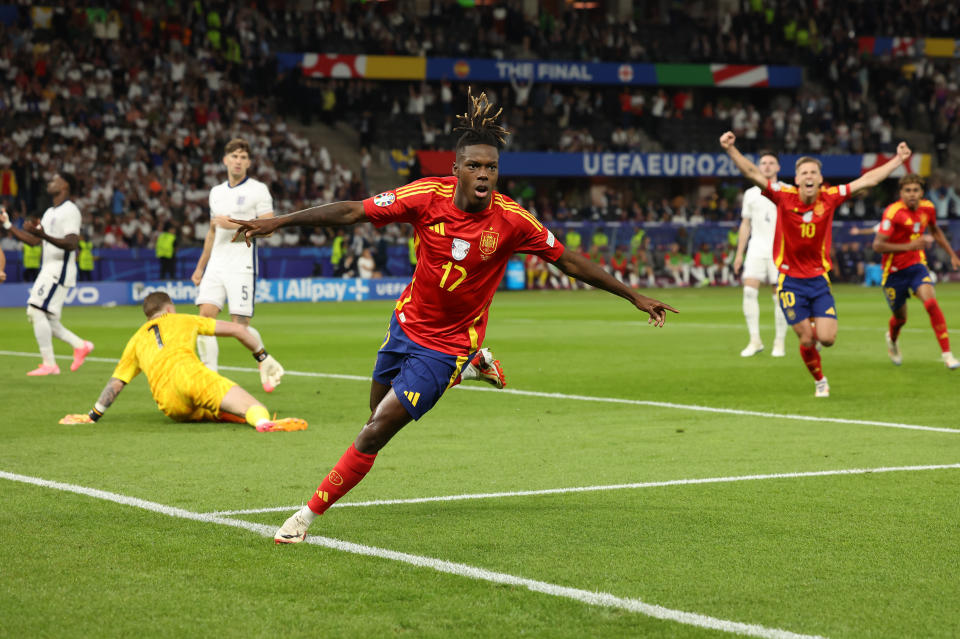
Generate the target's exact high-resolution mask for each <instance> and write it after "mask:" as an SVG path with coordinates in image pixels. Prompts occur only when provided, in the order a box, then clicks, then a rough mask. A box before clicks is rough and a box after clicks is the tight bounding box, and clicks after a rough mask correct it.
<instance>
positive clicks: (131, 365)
mask: <svg viewBox="0 0 960 639" xmlns="http://www.w3.org/2000/svg"><path fill="white" fill-rule="evenodd" d="M143 312H144V314H145V315H146V316H147V322H146V323H145V324H144V325H143V326H141V327H140V329H139V330H138V331H137V332H136V334H134V336H133V337H131V338H130V341H129V342H127V346H126V348H124V349H123V356H122V357H121V358H120V363H119V364H117V367H116V369H114V371H113V376H112V377H111V378H110V381H109V382H107V386H106V387H105V388H104V389H103V392H102V393H100V398H99V399H98V400H97V403H96V404H94V406H93V409H91V411H90V412H89V413H88V414H86V415H67V416H66V417H64V418H63V419H62V420H60V423H61V424H82V423H91V422H95V421H97V420H98V419H100V418H101V417H102V416H103V413H104V411H106V410H107V408H108V407H109V406H110V405H111V404H112V403H113V400H115V399H116V398H117V395H119V394H120V391H122V390H123V387H124V386H126V385H127V384H129V383H130V380H132V379H133V378H134V377H136V375H137V373H139V372H140V371H143V372H144V374H145V375H146V376H147V382H148V383H149V384H150V392H151V393H152V394H153V398H154V399H155V400H156V401H157V407H158V408H159V409H160V410H161V411H162V412H163V414H164V415H166V416H167V417H170V418H172V419H175V420H177V421H179V422H206V421H228V422H237V423H243V422H244V421H246V422H247V423H248V424H250V425H251V426H253V427H254V428H256V429H257V430H258V431H260V432H271V431H279V430H283V431H292V430H304V429H305V428H306V427H307V422H306V421H304V420H302V419H298V418H296V417H287V418H285V419H279V420H271V419H270V414H269V413H268V412H267V409H266V408H265V407H264V405H263V404H261V403H260V402H258V401H257V400H256V399H254V398H253V396H252V395H251V394H250V393H248V392H247V391H245V390H243V389H242V388H240V386H238V385H237V384H236V383H234V382H232V381H230V380H229V379H227V378H226V377H222V376H221V375H219V374H218V373H215V372H213V371H211V370H210V369H208V368H207V367H206V366H204V365H203V364H202V363H201V362H200V359H199V358H198V357H197V353H196V349H195V345H196V343H197V335H198V334H199V335H218V336H229V337H235V338H237V339H238V340H239V341H240V343H242V344H243V345H244V346H246V347H247V348H249V349H250V350H251V351H252V352H253V356H254V358H255V359H256V360H257V361H258V362H259V365H260V381H261V382H262V383H263V387H264V388H265V389H266V388H269V389H271V390H272V389H273V387H274V386H276V385H277V384H279V383H280V378H281V377H282V376H283V367H282V366H280V363H279V362H277V360H275V359H274V358H273V357H272V356H270V355H267V352H266V351H265V350H264V348H263V343H262V342H261V341H260V340H259V339H258V338H257V337H254V336H253V335H252V334H251V333H250V332H248V331H247V329H246V328H244V327H243V326H241V325H240V324H236V323H234V322H222V321H219V320H215V319H213V318H211V317H198V316H196V315H178V314H177V311H176V308H175V307H174V305H173V300H171V299H170V296H169V295H167V294H166V293H163V292H159V291H158V292H156V293H150V294H149V295H147V297H146V299H144V300H143Z"/></svg>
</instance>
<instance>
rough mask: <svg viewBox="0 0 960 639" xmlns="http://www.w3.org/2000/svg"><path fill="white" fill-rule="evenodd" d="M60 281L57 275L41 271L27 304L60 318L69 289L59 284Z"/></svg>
mask: <svg viewBox="0 0 960 639" xmlns="http://www.w3.org/2000/svg"><path fill="white" fill-rule="evenodd" d="M58 279H59V277H58V275H57V274H56V273H49V272H48V273H44V272H43V271H40V274H39V275H37V279H36V281H35V282H34V283H33V288H31V289H30V298H29V299H28V300H27V304H29V305H30V306H36V307H37V308H39V309H40V310H41V311H45V312H46V313H47V314H48V315H52V316H53V317H60V312H61V311H62V310H63V302H64V300H65V299H66V298H67V291H68V290H69V288H68V287H66V286H64V285H63V284H58V283H57V280H58Z"/></svg>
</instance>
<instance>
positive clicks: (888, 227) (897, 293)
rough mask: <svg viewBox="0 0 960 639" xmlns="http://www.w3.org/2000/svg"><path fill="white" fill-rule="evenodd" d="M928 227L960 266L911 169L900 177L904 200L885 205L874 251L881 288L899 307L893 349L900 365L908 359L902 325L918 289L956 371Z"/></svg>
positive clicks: (958, 364) (890, 336) (890, 335)
mask: <svg viewBox="0 0 960 639" xmlns="http://www.w3.org/2000/svg"><path fill="white" fill-rule="evenodd" d="M928 228H929V229H930V235H932V236H933V239H934V240H935V241H936V242H937V244H939V245H940V246H941V248H943V250H944V251H946V252H947V255H949V256H950V266H952V267H953V268H960V258H958V257H957V254H956V253H955V252H954V251H953V247H951V246H950V242H948V241H947V238H946V237H945V236H944V234H943V231H941V230H940V227H938V226H937V212H936V209H935V208H934V206H933V202H931V201H930V200H926V199H924V197H923V178H921V177H920V176H919V175H915V174H913V173H908V174H907V175H905V176H903V177H902V178H900V199H899V200H897V201H896V202H894V203H893V204H891V205H890V206H888V207H887V208H886V210H884V212H883V218H882V219H881V220H880V226H879V228H878V229H877V234H876V235H875V236H874V239H873V250H875V251H876V252H878V253H882V254H883V280H882V284H881V287H882V288H883V293H884V295H885V296H886V298H887V304H888V305H889V306H890V310H891V311H892V312H893V315H892V316H891V317H890V322H889V329H888V330H887V334H886V338H887V353H888V354H889V355H890V360H891V361H892V362H893V363H894V364H896V365H897V366H899V365H900V364H902V363H903V356H902V355H901V354H900V344H899V342H898V341H897V339H898V337H899V336H900V329H901V328H903V325H904V324H906V323H907V299H908V298H909V297H910V292H911V291H913V294H914V295H915V296H916V297H917V298H919V300H920V301H921V302H923V308H924V309H926V311H927V315H929V316H930V325H931V326H932V327H933V333H934V335H936V337H937V342H939V344H940V351H941V355H940V356H941V358H942V359H943V363H944V365H945V366H946V367H947V368H949V369H951V370H952V369H955V368H960V361H957V358H956V357H954V356H953V353H952V352H950V335H949V333H948V332H947V320H946V319H944V317H943V312H942V311H941V310H940V305H939V304H938V303H937V296H936V292H935V291H934V288H933V278H932V277H930V271H928V270H927V258H926V255H925V253H924V249H925V248H926V247H927V240H926V237H927V235H926V231H927V229H928Z"/></svg>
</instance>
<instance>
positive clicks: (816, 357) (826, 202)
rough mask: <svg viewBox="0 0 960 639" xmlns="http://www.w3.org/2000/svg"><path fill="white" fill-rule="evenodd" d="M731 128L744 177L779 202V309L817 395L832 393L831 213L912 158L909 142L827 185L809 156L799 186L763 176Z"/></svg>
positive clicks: (733, 154)
mask: <svg viewBox="0 0 960 639" xmlns="http://www.w3.org/2000/svg"><path fill="white" fill-rule="evenodd" d="M736 140H737V138H736V136H735V135H734V134H733V132H731V131H727V132H726V133H724V134H723V135H722V136H720V146H722V147H723V149H724V150H725V151H726V152H727V154H728V155H729V156H730V159H732V160H733V163H734V164H735V165H736V166H737V168H738V169H740V172H741V173H743V176H744V177H746V178H747V179H749V180H751V181H752V182H753V183H754V184H756V185H757V186H759V187H760V188H761V189H762V191H761V194H762V195H763V196H764V197H766V198H768V199H769V200H771V201H772V202H773V203H774V204H776V205H777V227H776V230H775V232H774V239H773V261H774V264H776V265H777V270H779V271H780V276H779V279H778V282H777V296H778V298H779V301H780V308H782V309H783V314H784V315H785V316H786V318H787V323H788V324H790V325H791V326H792V327H793V330H794V332H795V333H796V334H797V337H798V338H799V339H800V357H801V358H802V359H803V363H804V364H806V366H807V369H808V370H809V371H810V374H811V375H813V379H814V381H815V382H816V390H815V392H814V397H829V396H830V385H829V383H828V382H827V378H826V377H825V376H824V374H823V370H822V369H821V366H820V352H819V351H818V350H817V342H818V341H819V342H820V343H821V344H823V345H824V346H833V343H834V342H835V341H836V339H837V307H836V304H835V303H834V301H833V292H832V291H831V289H830V278H829V276H828V275H827V274H828V273H829V272H830V268H831V266H832V264H831V262H830V240H831V233H832V230H833V214H834V212H835V211H836V209H837V207H838V206H840V205H841V204H843V203H844V202H846V201H847V200H849V199H850V197H851V196H853V194H855V193H857V192H859V191H862V190H864V189H869V188H871V187H874V186H876V185H878V184H880V182H882V181H883V180H885V179H886V178H888V177H890V174H891V173H893V172H894V170H896V169H897V167H899V166H900V165H902V164H903V163H904V162H906V160H907V158H909V157H910V148H909V147H908V146H907V144H906V143H905V142H901V143H900V144H899V145H898V146H897V156H896V157H895V158H893V159H891V160H889V161H888V162H886V163H884V164H883V165H881V166H879V167H877V168H875V169H871V170H870V171H867V172H866V173H864V174H863V175H861V176H860V177H858V178H857V179H856V180H854V181H852V182H850V183H849V184H841V185H840V186H831V187H824V186H823V175H821V173H820V168H821V164H820V160H818V159H816V158H812V157H808V156H804V157H801V158H800V159H798V160H797V162H796V176H795V177H794V183H795V184H796V186H795V187H793V186H787V185H785V184H783V183H782V182H773V181H770V180H768V179H767V178H765V177H764V175H763V173H762V172H761V171H760V169H759V168H757V165H755V164H754V163H753V162H751V161H750V160H748V159H747V158H745V157H744V156H743V154H742V153H740V151H739V150H737V147H736V146H735V145H734V143H735V142H736Z"/></svg>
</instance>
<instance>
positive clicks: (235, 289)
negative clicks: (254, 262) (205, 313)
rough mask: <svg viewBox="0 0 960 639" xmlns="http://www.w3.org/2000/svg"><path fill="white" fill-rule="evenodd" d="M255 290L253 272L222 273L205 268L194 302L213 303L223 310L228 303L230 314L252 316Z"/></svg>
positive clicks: (198, 303)
mask: <svg viewBox="0 0 960 639" xmlns="http://www.w3.org/2000/svg"><path fill="white" fill-rule="evenodd" d="M256 292H257V289H256V286H255V283H254V278H253V273H224V272H222V271H219V272H218V271H211V270H206V271H204V273H203V278H202V279H201V280H200V286H198V287H197V300H196V302H195V303H196V304H197V306H199V305H200V304H213V305H214V306H216V307H217V308H219V309H221V310H223V303H224V301H226V302H227V303H228V304H229V305H230V314H231V315H242V316H243V317H253V298H254V297H255V295H256Z"/></svg>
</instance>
